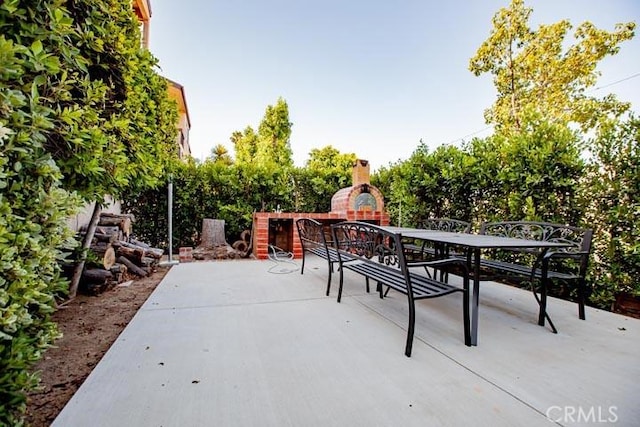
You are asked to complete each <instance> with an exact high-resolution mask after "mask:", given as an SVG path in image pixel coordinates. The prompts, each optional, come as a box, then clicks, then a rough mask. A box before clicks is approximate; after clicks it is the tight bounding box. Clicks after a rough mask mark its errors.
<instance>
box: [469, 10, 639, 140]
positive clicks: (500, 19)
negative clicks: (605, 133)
mask: <svg viewBox="0 0 640 427" xmlns="http://www.w3.org/2000/svg"><path fill="white" fill-rule="evenodd" d="M531 12H532V9H531V8H528V7H525V4H524V0H512V1H511V4H510V5H509V7H507V8H502V9H500V10H499V11H498V12H497V13H496V15H495V16H494V18H493V29H492V30H491V32H490V35H489V38H488V39H487V40H485V41H484V42H483V43H482V45H481V46H480V48H479V49H478V51H477V52H476V54H475V56H474V57H473V58H471V60H470V62H469V69H470V70H471V71H472V72H473V73H474V74H475V75H476V76H479V75H481V74H483V73H490V74H492V75H493V76H494V84H495V86H496V89H497V91H498V99H497V100H496V102H495V103H494V105H493V106H492V107H491V108H489V109H488V110H486V111H485V119H486V121H487V123H492V124H495V125H496V129H497V130H498V131H501V132H505V133H510V132H512V131H519V130H520V129H522V127H523V126H524V124H523V115H525V114H528V113H527V110H533V113H535V112H537V113H542V115H543V116H544V117H546V118H547V119H550V120H554V121H562V122H564V123H570V122H574V123H577V124H579V125H580V126H581V127H582V130H583V131H586V130H588V129H591V128H593V127H595V126H597V124H598V121H599V119H600V118H601V117H603V116H604V115H608V114H612V115H614V116H619V115H620V114H621V113H623V112H624V111H626V110H627V109H628V108H629V104H628V103H625V102H621V101H619V100H618V99H617V98H616V97H615V96H614V95H607V96H605V97H604V98H601V99H598V98H595V97H592V96H588V95H587V89H588V88H590V87H592V86H593V85H594V84H595V83H596V82H597V79H598V77H599V75H600V73H599V71H597V69H596V67H597V65H598V62H599V61H600V60H602V59H603V58H605V57H606V56H609V55H615V54H616V53H617V52H618V51H619V50H620V46H619V45H620V43H622V42H623V41H625V40H629V39H631V38H632V37H633V36H634V29H635V23H633V22H628V23H624V24H617V25H616V27H615V30H614V31H611V32H609V31H606V30H600V29H598V28H596V27H595V26H594V25H593V24H592V23H590V22H584V23H582V24H580V25H579V26H578V27H577V28H576V30H575V33H574V39H575V43H574V44H570V43H569V42H568V41H567V40H566V38H567V35H568V33H569V31H570V30H571V29H572V28H573V27H572V25H571V24H570V23H569V21H567V20H562V21H559V22H557V23H554V24H550V25H540V26H539V27H538V29H537V30H533V29H531V28H530V25H529V17H530V15H531ZM530 113H531V112H530Z"/></svg>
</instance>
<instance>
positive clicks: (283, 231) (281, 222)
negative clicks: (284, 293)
mask: <svg viewBox="0 0 640 427" xmlns="http://www.w3.org/2000/svg"><path fill="white" fill-rule="evenodd" d="M352 177H353V180H352V185H351V186H350V187H346V188H342V189H340V190H338V191H337V192H336V193H335V194H334V195H333V197H332V198H331V212H312V213H309V212H307V213H304V212H256V213H254V214H253V230H254V233H253V254H254V255H255V257H256V258H258V259H267V258H268V257H269V245H273V246H277V247H278V248H280V249H282V250H284V251H287V252H291V253H293V256H294V258H301V257H302V246H301V245H300V239H299V238H298V231H297V229H296V225H295V222H296V220H297V219H298V218H313V219H315V220H316V221H319V222H321V223H323V224H324V225H325V226H327V227H328V226H330V225H331V224H334V223H337V222H340V221H345V220H348V221H366V222H370V223H373V224H378V225H389V215H388V214H387V213H386V211H385V210H384V198H383V196H382V193H381V192H380V190H378V189H377V188H376V187H374V186H372V185H371V182H370V172H369V162H368V161H367V160H356V162H355V164H354V165H353V173H352ZM327 232H328V231H327Z"/></svg>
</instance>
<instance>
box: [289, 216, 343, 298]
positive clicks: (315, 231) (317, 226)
mask: <svg viewBox="0 0 640 427" xmlns="http://www.w3.org/2000/svg"><path fill="white" fill-rule="evenodd" d="M296 228H297V229H298V237H299V238H300V244H301V245H302V266H301V267H300V274H304V265H305V260H306V254H307V253H308V252H309V253H312V254H314V255H317V256H319V257H320V258H323V259H325V260H326V261H327V265H328V268H329V272H328V277H327V292H326V295H327V296H329V291H330V290H331V275H332V273H333V265H334V264H336V263H337V262H338V254H337V252H336V250H335V248H334V247H333V246H332V245H331V243H330V242H327V236H326V234H325V227H324V226H323V225H322V224H321V223H320V222H318V221H316V220H315V219H312V218H300V219H298V220H297V221H296ZM327 231H328V230H327ZM329 234H330V232H329Z"/></svg>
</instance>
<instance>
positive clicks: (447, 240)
mask: <svg viewBox="0 0 640 427" xmlns="http://www.w3.org/2000/svg"><path fill="white" fill-rule="evenodd" d="M382 228H385V229H387V230H389V231H391V232H394V233H400V234H401V235H402V236H403V237H405V238H410V239H416V240H424V241H428V242H432V243H434V244H435V245H436V246H439V248H440V251H441V253H442V254H443V256H444V254H446V252H447V251H448V248H450V247H452V246H453V247H456V248H458V250H461V251H462V252H463V253H464V254H465V255H466V256H465V258H466V274H467V275H469V274H470V273H471V272H473V290H472V297H471V345H478V306H479V302H480V260H481V257H482V251H483V250H485V249H511V250H518V249H539V250H540V254H539V255H538V258H539V259H541V257H542V256H544V254H545V253H546V252H547V251H548V250H549V249H551V248H560V247H567V246H569V244H567V243H561V242H549V241H540V240H530V239H520V238H513V237H502V236H490V235H485V234H473V233H455V232H449V231H439V230H426V229H420V228H408V227H394V226H386V227H382ZM532 268H533V266H532ZM541 309H542V307H541ZM542 314H543V315H545V316H546V315H547V314H546V312H545V313H542Z"/></svg>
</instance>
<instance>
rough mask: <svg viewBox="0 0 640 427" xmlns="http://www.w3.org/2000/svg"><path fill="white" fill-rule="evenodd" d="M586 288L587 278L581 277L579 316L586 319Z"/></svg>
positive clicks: (579, 285)
mask: <svg viewBox="0 0 640 427" xmlns="http://www.w3.org/2000/svg"><path fill="white" fill-rule="evenodd" d="M585 288H586V285H585V280H584V279H580V281H579V282H578V316H579V317H580V319H581V320H585V319H586V315H585V307H584V306H585V303H586V301H585V300H586V296H585V294H586V289H585Z"/></svg>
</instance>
